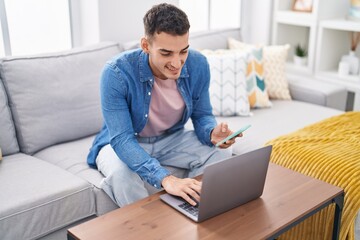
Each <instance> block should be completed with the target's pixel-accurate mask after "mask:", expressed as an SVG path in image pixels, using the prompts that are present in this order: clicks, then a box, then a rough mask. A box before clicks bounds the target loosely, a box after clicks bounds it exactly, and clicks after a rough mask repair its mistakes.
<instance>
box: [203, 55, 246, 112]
mask: <svg viewBox="0 0 360 240" xmlns="http://www.w3.org/2000/svg"><path fill="white" fill-rule="evenodd" d="M202 54H204V55H205V56H206V58H207V59H208V62H209V65H210V74H211V80H210V89H209V92H210V100H211V104H212V107H213V113H214V115H216V116H249V115H251V112H250V105H249V100H248V97H247V92H246V78H245V72H246V61H247V55H248V54H247V53H244V52H242V51H239V50H216V51H212V50H203V51H202Z"/></svg>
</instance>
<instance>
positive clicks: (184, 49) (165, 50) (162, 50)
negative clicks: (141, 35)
mask: <svg viewBox="0 0 360 240" xmlns="http://www.w3.org/2000/svg"><path fill="white" fill-rule="evenodd" d="M189 47H190V45H187V46H186V47H185V48H183V49H181V50H180V52H183V51H186V50H187V49H188V48H189ZM159 51H161V52H167V53H172V52H174V51H171V50H168V49H165V48H160V49H159Z"/></svg>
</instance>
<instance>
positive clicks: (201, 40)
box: [189, 28, 241, 50]
mask: <svg viewBox="0 0 360 240" xmlns="http://www.w3.org/2000/svg"><path fill="white" fill-rule="evenodd" d="M229 37H232V38H235V39H241V36H240V29H239V28H234V29H225V30H220V31H219V30H217V31H206V32H203V33H201V32H200V33H192V34H190V39H189V43H190V47H191V48H194V49H198V50H201V49H227V48H228V44H227V40H228V38H229Z"/></svg>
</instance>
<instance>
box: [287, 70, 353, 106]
mask: <svg viewBox="0 0 360 240" xmlns="http://www.w3.org/2000/svg"><path fill="white" fill-rule="evenodd" d="M289 90H290V94H291V97H292V98H293V99H296V100H299V101H303V102H309V103H313V104H317V105H322V106H326V107H330V108H335V109H339V110H341V111H345V107H346V98H347V90H346V88H345V87H341V86H338V85H335V84H330V83H327V82H319V81H314V80H313V79H307V78H297V77H289Z"/></svg>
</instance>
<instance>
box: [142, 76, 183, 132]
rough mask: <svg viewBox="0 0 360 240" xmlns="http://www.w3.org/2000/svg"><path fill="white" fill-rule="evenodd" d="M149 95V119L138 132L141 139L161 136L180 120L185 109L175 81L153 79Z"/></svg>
mask: <svg viewBox="0 0 360 240" xmlns="http://www.w3.org/2000/svg"><path fill="white" fill-rule="evenodd" d="M151 95H152V96H151V101H150V109H149V114H148V118H149V119H148V121H147V123H146V125H145V127H144V129H143V130H142V131H141V132H140V136H141V137H155V136H159V135H161V134H163V133H164V131H166V130H167V129H169V128H171V127H172V126H174V125H175V124H176V123H177V122H179V121H180V120H181V117H182V115H183V112H184V109H185V103H184V100H183V98H182V96H181V95H180V93H179V91H178V89H177V86H176V80H173V79H167V80H161V79H158V78H155V81H154V86H153V89H152V92H151Z"/></svg>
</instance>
